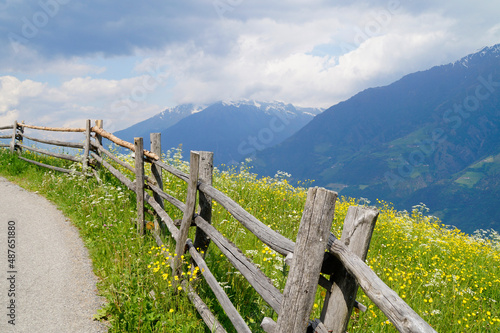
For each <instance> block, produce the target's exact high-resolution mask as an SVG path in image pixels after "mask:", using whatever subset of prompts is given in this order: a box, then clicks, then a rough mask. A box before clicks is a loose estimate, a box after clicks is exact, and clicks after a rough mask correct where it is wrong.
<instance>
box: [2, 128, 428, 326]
mask: <svg viewBox="0 0 500 333" xmlns="http://www.w3.org/2000/svg"><path fill="white" fill-rule="evenodd" d="M102 124H103V123H102V121H96V125H95V126H93V127H92V126H91V122H90V120H88V121H86V125H85V127H82V128H49V127H40V126H32V125H26V124H23V123H17V122H14V124H13V125H11V126H3V127H0V131H2V130H7V131H9V130H10V131H11V132H10V133H8V134H6V135H1V132H0V139H9V140H10V142H9V143H8V144H5V143H1V141H0V147H9V148H10V150H11V151H12V152H14V151H15V150H21V149H26V150H31V151H33V152H36V153H40V154H46V155H49V156H53V157H57V158H64V159H67V160H70V161H73V162H75V163H78V164H81V171H75V170H69V169H63V168H58V167H54V166H50V165H46V164H42V163H39V162H35V161H33V160H29V159H26V158H24V157H22V156H20V158H21V159H23V160H25V161H27V162H30V163H35V164H37V165H40V166H43V167H47V168H50V169H54V170H58V171H61V172H78V173H83V174H86V175H91V171H93V170H95V169H96V168H99V167H104V168H106V169H107V170H108V171H109V172H110V173H111V174H113V175H114V176H115V177H116V178H118V179H119V180H120V181H121V182H122V183H123V184H124V185H125V186H127V187H128V188H129V189H130V190H131V191H134V192H135V193H136V197H137V214H138V216H137V231H138V233H140V234H142V235H143V234H145V232H146V229H147V228H145V220H144V205H145V203H147V204H149V205H150V206H151V207H152V209H153V210H154V213H155V214H156V215H157V219H156V220H155V221H154V228H152V229H151V233H152V235H153V237H154V238H155V240H156V243H157V244H158V246H161V245H162V244H163V241H162V233H163V231H164V230H165V229H166V230H168V232H169V233H170V234H171V236H172V237H173V238H174V240H175V241H176V252H175V253H176V254H177V255H174V256H173V258H170V259H169V260H170V261H171V267H172V271H173V274H177V275H178V276H181V275H180V274H178V273H179V272H181V270H182V268H183V267H182V264H183V263H182V262H181V255H183V254H184V253H185V252H189V253H190V255H191V259H192V261H193V262H194V263H195V265H196V266H198V267H199V268H200V269H201V272H202V275H203V277H204V278H205V280H206V282H207V284H208V285H209V286H210V288H211V289H212V291H213V292H214V294H215V296H216V298H217V300H218V301H219V303H220V305H221V306H222V308H223V309H224V311H225V312H226V314H227V316H228V317H229V319H230V320H231V322H232V324H233V326H234V328H235V329H236V331H237V332H250V329H249V327H248V325H247V324H246V323H245V321H244V320H243V318H242V317H241V315H240V314H239V313H238V311H237V309H236V307H235V305H234V304H233V303H232V302H231V300H230V299H229V297H228V296H227V295H226V293H225V291H224V289H223V288H222V287H221V286H220V285H219V283H218V282H217V280H216V279H215V277H214V275H213V274H212V273H211V271H210V268H209V267H208V265H207V263H206V262H205V260H204V254H205V253H206V251H207V249H208V247H209V244H210V243H213V244H214V245H215V246H217V247H218V248H219V249H220V251H221V252H222V253H223V254H224V256H225V257H226V258H227V260H229V262H230V263H231V264H232V265H233V266H234V267H235V268H236V269H237V270H238V271H239V272H240V273H241V274H242V275H243V276H244V277H245V278H246V280H247V281H248V282H249V283H250V285H251V286H252V287H253V288H254V289H255V291H256V292H257V293H258V294H259V295H260V296H261V297H262V298H263V300H264V301H265V302H267V303H268V304H269V305H270V307H271V308H272V309H274V311H275V312H276V313H277V321H276V322H275V321H274V320H272V319H271V318H265V319H264V320H263V321H262V323H261V327H262V328H263V330H264V331H265V332H268V333H271V332H274V333H281V332H293V333H295V332H296V333H299V332H300V333H304V332H322V333H326V332H345V331H346V328H347V325H348V323H349V319H350V316H351V312H352V310H353V307H357V308H359V309H360V310H362V311H364V310H366V307H364V306H363V305H362V304H360V303H358V302H357V301H356V300H355V297H356V293H357V290H358V286H359V287H361V289H362V290H363V291H364V293H365V294H366V295H367V296H368V297H369V298H370V299H371V300H372V301H373V302H374V303H375V305H376V306H378V307H379V308H380V309H381V310H382V312H384V314H385V315H386V316H387V318H388V319H389V320H390V321H391V322H392V323H393V324H394V326H395V327H396V328H397V329H398V330H399V331H400V332H435V330H434V329H433V328H432V327H431V326H430V325H429V324H428V323H426V322H425V321H424V320H423V319H422V318H421V317H420V316H418V314H417V313H416V312H415V311H414V310H413V309H412V308H411V307H410V306H408V305H407V304H406V303H405V302H404V301H403V300H402V299H401V298H400V297H399V296H398V295H397V294H396V292H394V291H393V290H391V289H390V288H389V287H388V286H387V285H386V284H385V283H384V282H383V281H382V280H381V279H380V278H379V277H378V276H377V274H376V273H375V272H373V271H372V270H371V269H370V268H369V267H368V266H367V265H366V264H365V259H366V255H367V252H368V247H369V244H370V239H371V236H372V233H373V229H374V227H375V223H376V220H377V217H378V211H377V210H376V209H374V208H368V207H360V206H351V207H349V209H348V212H347V215H346V218H345V220H344V227H343V231H342V237H341V239H338V238H337V237H335V236H334V235H333V234H332V233H331V232H330V229H331V225H332V220H333V215H334V208H335V202H336V199H337V193H335V192H332V191H329V190H326V189H324V188H318V187H314V188H310V189H309V191H308V194H307V199H306V204H305V208H304V212H303V215H302V219H301V222H300V226H299V232H298V235H297V239H296V242H293V241H292V240H290V239H287V238H285V237H284V236H282V235H281V234H279V233H277V232H276V231H274V230H272V229H271V228H269V227H268V226H266V225H265V224H264V223H262V222H261V221H259V220H258V219H257V218H256V217H254V216H253V215H251V214H250V213H249V212H247V211H246V210H245V209H243V208H242V207H241V206H240V205H239V204H238V203H236V202H235V201H234V200H233V199H231V198H230V197H228V196H227V195H225V194H224V193H222V192H221V191H219V190H217V189H216V188H214V187H213V186H212V171H213V153H211V152H194V151H192V152H190V169H189V174H186V173H184V172H182V171H180V170H178V169H176V168H174V167H172V166H171V165H168V164H166V163H164V162H162V161H161V158H160V156H161V144H160V141H161V140H160V134H159V133H153V134H151V150H152V151H146V150H144V147H143V139H142V138H135V139H134V143H133V144H132V143H129V142H125V141H123V140H120V139H119V138H116V137H115V136H114V135H112V134H111V133H108V132H106V131H105V130H103V128H102ZM26 129H31V130H45V131H59V132H82V133H84V135H85V137H84V143H82V144H80V143H69V142H62V141H53V140H41V139H36V138H34V137H32V136H27V135H26V134H25V133H24V132H25V130H26ZM102 138H107V139H108V140H110V141H112V142H114V143H115V144H117V145H120V146H122V147H125V148H128V149H130V150H131V151H133V152H135V154H134V156H135V167H131V166H130V165H128V164H127V163H125V162H123V161H121V160H120V159H119V158H118V157H116V156H115V155H114V154H113V153H111V152H110V151H109V150H107V149H106V148H105V147H104V146H103V144H102ZM24 139H29V140H33V141H36V142H40V143H44V144H50V145H56V146H62V147H69V148H77V149H83V151H84V153H83V155H82V156H81V157H75V156H70V155H68V154H58V153H52V152H50V151H47V150H43V149H39V148H33V147H29V146H27V145H25V144H23V140H24ZM111 161H114V162H115V163H117V164H119V165H120V166H122V167H124V168H126V169H128V170H130V171H131V172H133V173H134V174H135V180H133V181H132V180H130V179H129V178H128V177H126V176H125V175H124V174H122V173H121V172H120V171H119V170H118V169H117V168H115V167H114V166H113V165H112V163H110V162H111ZM146 163H147V165H148V166H149V167H150V168H151V171H152V172H151V174H152V176H151V177H146V176H145V172H144V170H145V167H146ZM115 165H116V164H115ZM162 170H165V171H167V172H169V173H170V174H172V175H174V176H176V177H178V178H179V179H181V180H183V181H185V182H186V183H187V185H188V189H187V197H186V199H185V201H182V200H180V199H178V198H175V197H173V196H171V195H169V194H167V193H166V192H164V191H163V180H162V176H161V175H162ZM94 174H95V176H96V177H97V173H95V172H94ZM147 190H149V191H151V193H152V195H150V194H149V193H150V192H148V191H147ZM198 194H199V206H200V209H199V212H196V207H197V204H196V198H197V195H198ZM213 201H215V202H217V203H219V204H220V205H221V206H222V207H224V208H225V209H226V210H227V211H228V212H229V213H230V214H231V215H232V216H233V217H234V218H235V219H236V220H238V221H239V222H240V223H241V224H242V225H243V226H244V227H245V228H246V229H248V230H249V231H250V232H252V233H253V234H254V235H255V236H257V238H259V239H260V240H261V241H262V242H263V243H264V244H266V245H267V246H268V247H270V248H272V249H273V250H275V251H276V252H278V253H280V254H282V255H283V256H285V257H286V259H285V262H286V264H287V265H289V266H290V271H289V275H288V278H287V281H286V284H285V289H284V292H283V293H281V292H280V291H279V290H278V289H277V288H276V287H275V286H274V285H273V284H272V282H271V280H270V279H269V278H268V277H267V276H266V275H265V274H264V273H263V272H262V271H261V270H260V269H259V267H258V266H257V265H256V264H254V263H253V262H252V261H251V260H250V259H249V258H247V257H246V256H245V255H244V254H243V252H242V251H241V250H240V249H239V248H238V247H237V246H236V245H234V244H233V243H232V242H231V241H230V240H229V239H227V238H226V237H224V236H223V235H222V234H221V233H220V232H219V231H218V230H217V229H216V228H215V227H214V226H212V224H211V215H212V202H213ZM165 203H167V204H170V205H173V206H174V207H176V208H178V209H179V210H180V211H181V212H182V213H183V218H182V220H181V221H180V223H179V221H174V220H173V219H172V218H171V217H170V216H169V215H168V214H167V212H166V211H165V209H164V207H165V206H164V205H165ZM190 227H196V236H195V239H194V241H192V240H191V239H188V232H189V228H190ZM166 230H165V232H166ZM325 275H326V276H329V277H330V278H329V279H327V278H326V277H325ZM179 283H181V284H182V286H183V290H184V291H185V292H186V293H187V295H188V297H189V298H190V300H191V301H192V302H193V304H194V305H195V307H196V309H197V310H198V312H199V314H200V316H201V317H202V318H203V320H204V321H205V323H206V324H207V325H208V327H210V328H211V329H212V330H213V331H214V332H226V330H225V329H224V328H223V327H222V325H221V324H220V323H219V322H218V321H217V319H216V317H215V316H214V315H213V313H212V312H211V311H210V309H209V308H208V307H207V306H206V304H205V303H204V302H203V300H202V299H201V298H200V297H199V295H198V294H197V293H196V291H195V290H194V289H193V288H192V287H191V286H190V284H189V283H188V281H186V280H184V281H180V282H179ZM318 284H319V285H320V286H321V287H322V288H325V289H326V296H325V302H324V306H323V309H322V312H321V317H320V318H319V319H315V320H310V315H311V312H312V309H313V304H314V297H315V294H316V289H317V287H318Z"/></svg>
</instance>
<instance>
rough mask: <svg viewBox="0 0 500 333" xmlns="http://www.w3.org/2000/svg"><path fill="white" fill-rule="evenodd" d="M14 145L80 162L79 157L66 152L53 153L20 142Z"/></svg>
mask: <svg viewBox="0 0 500 333" xmlns="http://www.w3.org/2000/svg"><path fill="white" fill-rule="evenodd" d="M16 146H18V147H21V148H23V149H26V150H31V151H34V152H37V153H40V154H44V155H47V156H52V157H56V158H60V159H64V160H68V161H72V162H81V161H82V159H81V158H80V157H76V156H71V155H68V154H59V153H53V152H51V151H48V150H45V149H39V148H34V147H30V146H26V145H22V144H17V145H16Z"/></svg>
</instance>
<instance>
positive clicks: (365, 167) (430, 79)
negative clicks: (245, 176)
mask: <svg viewBox="0 0 500 333" xmlns="http://www.w3.org/2000/svg"><path fill="white" fill-rule="evenodd" d="M498 87H500V44H499V45H495V46H492V47H486V48H483V49H481V50H480V51H479V52H477V53H474V54H470V55H468V56H466V57H463V58H462V59H461V60H459V61H456V62H454V63H450V64H446V65H441V66H435V67H432V68H431V69H428V70H426V71H420V72H416V73H412V74H409V75H406V76H404V77H402V78H401V79H400V80H398V81H395V82H394V83H392V84H390V85H387V86H384V87H375V88H369V89H366V90H364V91H362V92H360V93H358V94H356V95H354V96H353V97H351V98H350V99H348V100H346V101H343V102H340V103H338V104H336V105H334V106H332V107H330V108H329V109H327V110H325V111H324V112H323V113H322V114H320V115H318V116H317V117H315V119H313V120H312V121H311V122H310V123H308V124H307V125H306V126H304V127H303V128H302V129H301V130H299V131H297V133H295V134H294V135H292V136H291V137H289V138H288V139H286V140H285V141H283V142H282V143H281V144H278V145H277V146H275V147H273V148H269V149H266V150H264V151H262V152H259V153H258V154H257V156H256V160H255V161H254V162H253V166H254V169H255V171H256V172H257V173H259V174H262V175H272V174H274V173H275V172H276V170H282V171H286V172H288V173H291V174H292V176H293V177H295V179H301V180H303V179H315V180H316V183H317V184H318V185H320V186H326V187H328V188H331V189H334V190H337V191H339V193H340V195H349V196H354V197H366V198H369V199H370V200H372V201H374V200H375V199H376V198H380V199H384V200H388V201H391V202H393V203H394V204H396V206H397V207H398V208H399V209H411V206H412V205H414V204H418V203H420V202H424V203H426V204H428V205H429V206H431V208H434V209H433V211H434V212H435V213H436V214H437V215H438V216H439V215H440V217H442V218H444V219H447V220H448V221H445V223H446V222H449V223H448V224H458V225H460V227H463V228H464V229H466V230H467V231H469V232H471V231H473V230H471V229H472V228H473V226H472V223H469V222H467V221H464V219H463V218H461V217H460V216H459V210H458V207H446V205H445V203H443V202H442V200H440V198H437V197H436V196H435V195H431V194H432V193H430V192H432V191H436V192H437V193H441V194H442V195H443V197H447V198H455V197H456V196H457V195H461V196H463V197H464V198H468V200H473V199H474V198H473V195H472V194H471V192H474V191H475V192H474V193H482V192H481V191H483V189H481V188H477V186H479V185H478V184H479V182H476V183H475V184H474V185H473V187H472V188H471V187H467V186H465V185H463V184H461V183H460V181H459V182H458V183H457V182H456V181H457V180H458V178H457V177H463V176H454V175H462V174H463V173H464V172H465V170H466V168H468V167H469V166H471V165H474V163H477V162H478V161H480V160H481V159H485V158H489V157H491V156H496V155H497V154H498V153H500V129H499V127H500V89H499V88H498ZM494 160H495V159H494ZM495 161H496V160H495ZM488 170H489V171H488V172H490V174H485V175H484V176H483V177H482V178H481V180H482V181H483V182H486V183H488V184H489V183H490V182H496V180H495V177H496V174H494V173H495V172H496V171H494V170H496V169H495V168H490V169H488ZM465 177H466V178H467V177H468V176H465ZM469 180H470V177H469ZM483 186H485V185H484V184H483ZM488 188H489V189H490V190H491V191H493V192H495V195H500V191H499V193H497V192H496V188H492V187H491V186H489V187H488ZM485 196H486V194H485V193H483V194H482V195H480V196H479V197H481V198H484V197H485ZM426 197H427V198H428V200H425V199H426ZM429 201H430V202H429ZM435 203H436V205H434V204H435ZM462 203H463V200H462ZM490 203H491V200H490ZM432 206H434V207H432ZM451 209H456V212H455V213H453V214H451V213H450V210H451ZM476 215H477V214H476ZM499 215H500V214H498V213H496V212H494V213H491V214H489V215H488V216H489V217H488V221H483V222H480V221H479V219H480V217H478V216H476V217H473V218H472V217H471V221H472V220H474V223H473V224H476V225H477V226H478V227H484V228H486V227H489V226H495V228H497V229H498V226H499V224H498V220H499V219H498V218H500V216H499ZM456 221H457V222H459V223H453V222H456Z"/></svg>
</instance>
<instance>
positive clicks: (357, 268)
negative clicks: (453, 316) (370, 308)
mask: <svg viewBox="0 0 500 333" xmlns="http://www.w3.org/2000/svg"><path fill="white" fill-rule="evenodd" d="M327 249H328V250H329V251H330V252H331V253H332V254H333V255H334V256H336V257H337V258H339V259H340V261H342V263H343V264H344V266H345V268H346V269H347V271H348V272H349V273H350V274H352V275H353V276H354V277H355V278H356V281H357V282H358V284H359V286H360V287H361V289H363V291H364V293H365V294H366V296H368V298H370V299H371V300H372V302H373V303H375V305H377V306H378V308H379V309H380V310H382V312H383V313H384V314H385V315H386V316H387V318H388V319H389V320H390V321H391V322H392V323H393V324H394V326H395V327H396V328H397V329H398V331H399V332H412V333H416V332H419V333H420V332H422V333H428V332H429V333H431V332H433V333H434V332H436V331H435V330H434V329H433V328H432V327H431V326H430V325H429V324H428V323H427V322H425V321H424V320H423V319H422V318H420V316H419V315H418V314H417V313H416V312H415V311H414V310H413V309H412V308H411V307H410V306H409V305H408V304H406V303H405V301H403V300H402V299H401V298H400V297H399V296H398V294H397V293H396V292H395V291H394V290H392V289H391V288H389V287H388V286H387V285H386V284H385V283H384V282H383V281H382V280H381V279H380V278H379V277H378V275H377V274H376V273H375V272H374V271H372V270H371V269H370V267H368V265H367V264H365V262H364V261H363V260H361V258H359V257H358V256H357V255H355V254H354V253H352V252H351V251H350V250H349V249H348V248H347V246H346V245H345V244H344V243H342V242H341V241H340V240H339V239H337V238H336V237H335V235H333V234H330V237H329V239H328V245H327Z"/></svg>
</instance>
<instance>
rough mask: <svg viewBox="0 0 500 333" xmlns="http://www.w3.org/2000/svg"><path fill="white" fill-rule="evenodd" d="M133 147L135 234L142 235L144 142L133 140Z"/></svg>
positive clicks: (137, 139)
mask: <svg viewBox="0 0 500 333" xmlns="http://www.w3.org/2000/svg"><path fill="white" fill-rule="evenodd" d="M134 145H135V194H136V197H137V232H138V233H139V234H140V235H144V142H143V140H142V138H134Z"/></svg>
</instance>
